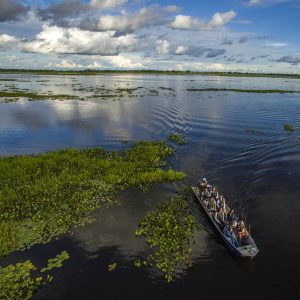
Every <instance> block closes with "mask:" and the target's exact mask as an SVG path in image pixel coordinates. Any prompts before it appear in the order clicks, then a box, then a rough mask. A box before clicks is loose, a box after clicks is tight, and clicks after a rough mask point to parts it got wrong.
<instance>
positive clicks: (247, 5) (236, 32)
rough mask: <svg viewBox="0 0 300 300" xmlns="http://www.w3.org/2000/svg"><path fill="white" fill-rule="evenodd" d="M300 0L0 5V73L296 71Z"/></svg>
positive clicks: (57, 0)
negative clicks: (12, 70) (29, 70)
mask: <svg viewBox="0 0 300 300" xmlns="http://www.w3.org/2000/svg"><path fill="white" fill-rule="evenodd" d="M299 29H300V0H202V1H199V0H189V1H184V0H173V1H172V0H157V1H151V0H23V1H21V0H20V1H19V0H0V68H38V69H44V68H46V69H87V68H88V69H163V70H165V69H167V70H170V69H176V70H199V71H206V70H217V71H228V70H231V71H248V72H281V73H300V34H299Z"/></svg>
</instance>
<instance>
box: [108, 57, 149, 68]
mask: <svg viewBox="0 0 300 300" xmlns="http://www.w3.org/2000/svg"><path fill="white" fill-rule="evenodd" d="M107 60H108V61H109V62H110V64H111V65H112V66H113V67H115V68H118V69H145V68H146V67H145V66H144V65H143V64H142V63H140V62H133V61H132V60H131V59H130V58H128V57H124V56H121V55H119V56H112V57H107Z"/></svg>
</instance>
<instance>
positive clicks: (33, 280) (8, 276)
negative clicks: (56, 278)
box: [0, 251, 69, 300]
mask: <svg viewBox="0 0 300 300" xmlns="http://www.w3.org/2000/svg"><path fill="white" fill-rule="evenodd" d="M68 258H69V254H68V253H67V252H66V251H63V252H61V254H59V255H57V256H56V257H55V258H54V259H49V260H48V266H47V267H46V268H43V269H41V270H40V271H39V270H38V269H37V267H36V266H35V265H34V264H33V263H32V262H31V261H30V260H27V261H25V262H19V263H17V264H14V265H9V266H7V267H4V268H1V267H0V299H7V300H18V299H30V298H31V297H32V296H33V294H34V292H36V291H37V290H38V289H39V288H40V287H41V286H44V285H45V284H47V283H48V282H51V281H52V280H53V277H52V276H51V275H50V274H49V273H45V274H41V273H43V272H45V271H50V270H51V269H52V268H50V267H49V264H52V261H55V262H56V267H62V263H63V261H65V260H66V259H68ZM49 262H51V263H49Z"/></svg>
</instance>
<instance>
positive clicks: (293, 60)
mask: <svg viewBox="0 0 300 300" xmlns="http://www.w3.org/2000/svg"><path fill="white" fill-rule="evenodd" d="M275 61H276V62H284V63H288V64H291V65H294V66H296V65H298V64H300V57H294V56H291V55H287V56H283V57H281V58H279V59H277V60H275Z"/></svg>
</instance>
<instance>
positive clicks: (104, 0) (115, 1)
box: [90, 0, 127, 8]
mask: <svg viewBox="0 0 300 300" xmlns="http://www.w3.org/2000/svg"><path fill="white" fill-rule="evenodd" d="M126 2H127V0H91V2H90V6H91V8H115V7H118V6H122V5H123V4H125V3H126Z"/></svg>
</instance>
